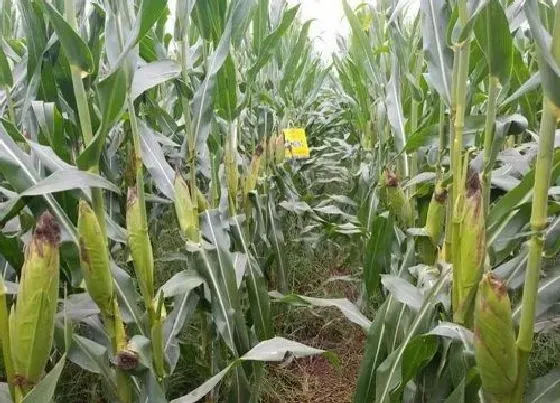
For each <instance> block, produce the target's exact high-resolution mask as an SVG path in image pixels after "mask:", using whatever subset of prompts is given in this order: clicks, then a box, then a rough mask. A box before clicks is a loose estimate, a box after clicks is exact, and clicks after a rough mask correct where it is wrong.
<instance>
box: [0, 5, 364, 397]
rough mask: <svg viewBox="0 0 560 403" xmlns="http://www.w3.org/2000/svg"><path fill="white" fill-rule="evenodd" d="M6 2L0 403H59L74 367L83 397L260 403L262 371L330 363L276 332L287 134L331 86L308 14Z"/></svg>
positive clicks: (267, 8)
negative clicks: (169, 243) (286, 364)
mask: <svg viewBox="0 0 560 403" xmlns="http://www.w3.org/2000/svg"><path fill="white" fill-rule="evenodd" d="M0 8H1V11H0V13H1V18H0V24H1V25H0V30H1V32H2V38H1V39H0V89H1V91H2V92H1V96H0V174H1V187H0V193H1V195H2V204H1V208H0V210H1V213H0V216H1V218H0V222H1V224H2V231H1V232H0V253H1V255H2V257H3V272H2V277H1V278H2V281H3V282H2V284H1V285H0V291H1V292H0V296H1V297H0V339H1V347H2V357H3V361H2V362H3V367H2V368H3V373H4V375H5V380H6V382H5V383H4V384H3V385H2V391H1V393H3V396H2V397H3V398H5V399H7V400H12V401H15V402H31V401H40V402H45V401H49V400H51V399H52V398H53V397H54V396H55V392H56V391H57V389H56V385H57V382H58V380H59V378H60V376H61V373H62V372H63V369H64V366H65V362H67V361H71V362H72V363H74V364H75V365H78V366H79V367H81V368H82V369H83V370H84V371H88V372H91V373H93V374H95V379H96V380H97V382H98V383H99V384H100V385H101V388H100V389H101V392H99V395H94V394H93V393H94V391H93V388H92V391H91V393H92V394H91V395H88V396H87V397H86V398H87V399H95V398H103V399H106V400H108V401H119V402H134V401H154V402H160V401H162V402H164V401H169V400H170V399H174V400H172V401H176V402H194V401H198V400H200V399H202V398H205V399H206V400H207V401H225V400H227V401H232V402H233V401H235V402H249V401H258V400H259V397H260V396H261V394H262V380H263V377H264V375H265V367H264V364H263V362H265V361H272V362H274V361H276V362H278V361H283V360H284V359H285V358H286V357H287V356H295V357H302V356H306V355H310V354H324V353H325V352H323V351H322V350H317V349H313V348H310V347H307V346H305V345H303V344H300V343H297V342H294V341H290V340H287V339H284V338H280V337H275V331H274V327H273V317H272V307H271V298H270V296H269V293H268V292H269V289H277V290H278V291H280V292H281V293H286V292H287V291H289V273H288V270H287V268H286V264H285V262H284V258H285V250H284V248H285V244H284V239H283V233H282V230H281V225H280V224H281V222H280V219H281V215H282V211H281V210H278V208H277V204H278V202H279V201H280V200H296V199H297V192H296V191H295V187H294V185H293V183H292V172H291V171H292V169H293V167H292V166H291V165H289V164H286V163H285V150H284V141H283V138H282V129H283V128H286V127H289V126H291V125H294V124H307V123H308V121H313V120H314V119H315V118H314V117H313V116H312V115H311V113H310V111H311V110H313V108H315V107H316V106H317V104H318V101H317V99H318V98H319V97H320V96H321V88H322V87H323V82H324V81H325V79H326V77H327V76H328V70H327V69H325V67H324V66H323V64H322V63H321V61H320V59H319V57H318V55H316V54H315V53H314V51H313V49H312V45H311V42H310V40H309V38H308V35H307V34H308V30H309V24H310V23H305V24H301V23H299V22H298V21H297V20H296V15H297V11H298V7H297V6H296V7H291V8H290V7H288V6H287V4H286V3H285V2H283V1H270V2H269V0H228V1H224V0H211V1H207V0H192V1H189V0H185V1H177V2H175V7H174V9H170V5H168V4H167V2H166V1H165V0H143V1H134V0H108V1H85V2H75V1H73V0H64V1H47V0H33V1H16V2H2V6H1V7H0ZM168 213H169V214H168ZM169 216H172V217H173V219H172V220H171V224H169V223H168V222H162V221H163V219H162V217H169ZM168 227H171V228H172V229H173V231H174V232H173V234H174V237H176V238H177V239H178V240H179V244H180V246H179V247H177V248H176V250H168V251H167V253H166V254H165V255H164V256H162V257H160V259H159V260H158V259H156V257H155V255H156V253H155V252H156V251H157V250H161V249H160V248H161V247H162V246H161V245H160V244H159V243H160V239H162V237H164V235H165V234H166V231H172V230H170V229H169V228H168ZM162 263H165V264H162ZM162 267H165V270H163V269H162ZM170 267H172V269H171V268H170ZM275 295H276V294H275ZM275 300H277V301H278V302H287V300H284V299H283V297H282V296H281V295H276V299H275ZM361 320H365V318H362V319H361ZM367 324H368V325H369V323H367ZM186 340H191V342H189V341H186ZM193 340H194V342H193ZM189 343H190V346H189V347H188V348H187V347H186V346H187V344H189ZM189 349H190V350H189ZM187 351H191V353H187ZM192 351H194V353H192ZM188 360H193V361H196V362H197V363H198V365H199V370H198V372H194V373H189V372H187V373H184V374H180V373H179V372H180V371H184V367H181V365H180V364H181V363H184V362H185V361H188ZM187 365H188V363H187ZM192 367H194V366H191V367H189V368H192ZM200 368H202V369H200ZM176 376H182V377H184V378H187V379H189V378H192V379H194V380H195V382H194V384H193V382H191V383H189V387H190V388H191V389H193V390H191V391H190V392H189V390H180V391H178V392H177V391H175V390H174V391H171V390H170V388H171V386H172V384H171V380H172V379H173V378H174V377H176ZM198 380H200V382H197V381H198ZM203 380H204V382H202V381H203ZM222 381H223V382H222ZM187 392H189V393H188V394H186V393H187Z"/></svg>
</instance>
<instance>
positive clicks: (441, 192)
mask: <svg viewBox="0 0 560 403" xmlns="http://www.w3.org/2000/svg"><path fill="white" fill-rule="evenodd" d="M446 201H447V190H446V189H445V188H444V187H443V186H442V185H441V183H440V182H438V183H437V184H436V188H435V189H434V193H433V195H432V200H431V201H430V204H429V205H428V213H427V215H426V225H425V227H424V229H425V230H426V233H427V234H428V237H429V238H430V239H431V240H432V243H433V244H434V245H439V243H440V241H441V236H442V234H443V227H444V225H445V213H446V211H445V209H446Z"/></svg>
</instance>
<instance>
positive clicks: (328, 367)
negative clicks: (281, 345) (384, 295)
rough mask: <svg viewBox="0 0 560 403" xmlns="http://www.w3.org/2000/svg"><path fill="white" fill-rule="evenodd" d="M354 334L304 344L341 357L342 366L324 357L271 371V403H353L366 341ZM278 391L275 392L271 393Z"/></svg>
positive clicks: (356, 332) (355, 328)
mask: <svg viewBox="0 0 560 403" xmlns="http://www.w3.org/2000/svg"><path fill="white" fill-rule="evenodd" d="M348 326H349V328H352V330H353V331H352V332H351V333H352V334H351V335H349V337H348V338H346V339H344V340H342V341H340V342H337V343H336V346H333V342H332V341H329V340H328V339H324V340H320V341H318V340H308V341H307V342H305V341H302V342H304V343H306V344H308V345H311V346H313V347H315V348H321V349H324V350H328V351H331V352H333V353H335V354H336V355H337V356H338V359H339V363H338V365H336V364H333V363H331V362H330V361H329V360H328V359H327V358H325V357H323V356H317V357H309V358H305V359H300V360H294V361H293V362H291V363H290V364H289V365H287V366H284V367H283V366H274V367H273V366H271V367H269V371H268V372H269V374H268V375H269V385H268V389H269V396H268V398H266V399H265V401H267V402H269V403H273V402H274V403H347V402H348V403H349V402H351V401H352V396H353V393H354V390H355V388H356V380H357V376H358V370H359V368H360V363H361V360H362V355H363V347H364V342H365V339H366V336H365V334H364V333H363V331H362V330H361V329H359V328H358V327H355V326H353V325H348ZM270 389H274V391H272V390H270Z"/></svg>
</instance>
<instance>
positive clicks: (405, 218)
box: [380, 171, 414, 228]
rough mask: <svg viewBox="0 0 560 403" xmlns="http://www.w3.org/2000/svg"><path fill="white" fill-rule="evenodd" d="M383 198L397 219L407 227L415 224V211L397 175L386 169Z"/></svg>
mask: <svg viewBox="0 0 560 403" xmlns="http://www.w3.org/2000/svg"><path fill="white" fill-rule="evenodd" d="M380 185H381V199H382V201H384V202H385V203H386V205H387V208H388V209H389V212H390V213H392V214H393V215H394V216H395V217H396V218H397V221H398V222H399V223H400V224H401V225H403V226H404V227H406V228H411V227H413V226H414V212H413V210H412V206H411V205H410V201H409V200H408V198H407V197H406V195H405V193H404V190H403V189H402V187H401V186H400V184H399V180H398V178H397V176H396V175H395V174H394V173H392V172H389V171H385V172H384V173H383V175H382V176H381V182H380Z"/></svg>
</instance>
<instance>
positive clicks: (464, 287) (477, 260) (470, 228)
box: [455, 173, 486, 323]
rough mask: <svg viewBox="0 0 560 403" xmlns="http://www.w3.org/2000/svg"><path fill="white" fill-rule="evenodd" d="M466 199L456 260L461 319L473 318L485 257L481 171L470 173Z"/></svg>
mask: <svg viewBox="0 0 560 403" xmlns="http://www.w3.org/2000/svg"><path fill="white" fill-rule="evenodd" d="M464 197H465V198H464V202H463V216H462V221H461V227H460V235H459V239H460V245H459V251H458V252H459V256H460V258H459V259H458V260H457V261H456V265H457V267H456V268H455V269H456V270H457V271H458V272H457V280H458V282H459V284H457V287H456V288H455V289H456V290H457V292H458V295H457V297H458V299H457V303H458V306H457V309H456V315H457V316H456V317H457V320H458V321H459V323H467V322H470V319H471V318H472V308H473V304H474V296H475V294H476V290H477V287H478V283H479V282H480V279H481V278H482V272H483V269H484V259H485V257H486V228H485V222H484V212H483V206H482V191H481V187H480V180H479V177H478V174H476V173H473V174H471V175H470V177H469V181H468V183H467V189H466V192H465V196H464Z"/></svg>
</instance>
